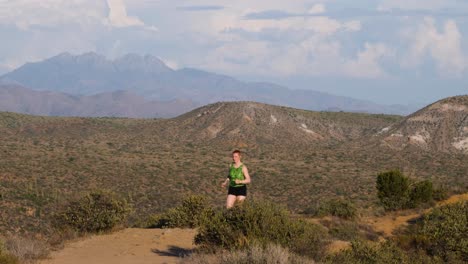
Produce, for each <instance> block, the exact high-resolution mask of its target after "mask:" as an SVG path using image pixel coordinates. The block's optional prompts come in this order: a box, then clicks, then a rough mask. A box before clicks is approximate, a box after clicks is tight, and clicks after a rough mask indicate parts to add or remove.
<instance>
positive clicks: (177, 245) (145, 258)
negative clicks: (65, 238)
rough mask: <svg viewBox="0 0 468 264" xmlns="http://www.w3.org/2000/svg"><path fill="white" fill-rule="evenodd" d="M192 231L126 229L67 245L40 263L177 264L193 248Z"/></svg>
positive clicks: (194, 232)
mask: <svg viewBox="0 0 468 264" xmlns="http://www.w3.org/2000/svg"><path fill="white" fill-rule="evenodd" d="M195 234H196V231H195V230H193V229H138V228H128V229H124V230H121V231H118V232H115V233H112V234H108V235H95V236H91V237H89V238H85V239H82V240H79V241H74V242H70V243H68V244H66V245H65V248H64V249H63V250H61V251H56V252H52V254H51V255H50V259H47V260H43V261H40V262H39V263H40V264H155V263H177V262H179V261H180V258H179V256H180V255H186V254H188V253H190V251H191V250H192V249H193V248H194V245H193V238H194V236H195Z"/></svg>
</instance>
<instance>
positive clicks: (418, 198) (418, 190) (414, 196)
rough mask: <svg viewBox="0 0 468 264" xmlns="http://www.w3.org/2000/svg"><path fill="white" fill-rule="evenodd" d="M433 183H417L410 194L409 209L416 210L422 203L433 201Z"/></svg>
mask: <svg viewBox="0 0 468 264" xmlns="http://www.w3.org/2000/svg"><path fill="white" fill-rule="evenodd" d="M432 191H433V188H432V182H431V181H427V180H426V181H420V182H416V183H415V184H414V185H413V186H412V188H411V191H410V194H409V198H410V199H409V205H408V207H411V208H414V207H416V206H418V205H419V204H422V203H427V202H430V201H432Z"/></svg>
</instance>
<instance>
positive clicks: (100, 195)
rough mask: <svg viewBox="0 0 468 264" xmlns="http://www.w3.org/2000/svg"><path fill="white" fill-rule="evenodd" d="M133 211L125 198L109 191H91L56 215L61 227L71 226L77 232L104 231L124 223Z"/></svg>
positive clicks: (57, 225) (57, 223)
mask: <svg viewBox="0 0 468 264" xmlns="http://www.w3.org/2000/svg"><path fill="white" fill-rule="evenodd" d="M130 211H131V206H130V205H129V204H128V203H127V201H126V200H125V199H121V198H118V197H117V196H116V195H115V194H113V193H111V192H107V191H95V192H91V193H89V194H87V195H85V196H83V197H81V198H79V199H77V200H72V201H70V202H69V203H68V204H67V206H66V207H65V208H64V209H62V210H60V211H59V212H58V213H56V214H55V215H54V225H55V226H56V227H58V228H59V229H65V228H71V229H72V230H75V231H77V232H102V231H108V230H111V229H113V228H114V227H116V226H117V225H119V224H122V223H123V222H124V221H125V219H126V217H127V216H128V214H129V213H130Z"/></svg>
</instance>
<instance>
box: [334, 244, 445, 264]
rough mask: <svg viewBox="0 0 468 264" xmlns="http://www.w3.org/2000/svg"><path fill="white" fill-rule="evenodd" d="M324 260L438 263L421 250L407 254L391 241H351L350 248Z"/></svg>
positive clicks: (363, 263) (358, 263) (378, 263)
mask: <svg viewBox="0 0 468 264" xmlns="http://www.w3.org/2000/svg"><path fill="white" fill-rule="evenodd" d="M325 262H327V263H340V264H341V263H349V264H387V263H388V264H394V263H402V264H413V263H421V264H429V263H439V261H437V259H433V258H430V257H428V256H427V255H425V254H424V253H421V252H419V253H412V254H408V253H407V252H405V251H403V250H402V249H401V248H399V247H398V246H397V245H396V244H395V243H394V242H392V241H386V242H383V243H369V242H362V241H353V242H351V248H349V249H345V250H343V251H340V252H339V253H338V254H335V255H332V256H329V257H327V259H326V261H325Z"/></svg>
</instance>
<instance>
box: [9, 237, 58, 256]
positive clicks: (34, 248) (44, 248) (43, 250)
mask: <svg viewBox="0 0 468 264" xmlns="http://www.w3.org/2000/svg"><path fill="white" fill-rule="evenodd" d="M5 247H6V249H7V250H8V252H9V253H10V254H11V255H13V256H15V257H17V258H18V260H20V261H21V262H23V263H27V262H34V261H35V260H37V259H41V258H45V257H47V256H48V255H49V249H48V245H47V244H46V243H45V242H44V241H40V240H36V239H30V238H25V237H19V236H13V237H10V238H8V239H6V242H5Z"/></svg>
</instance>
